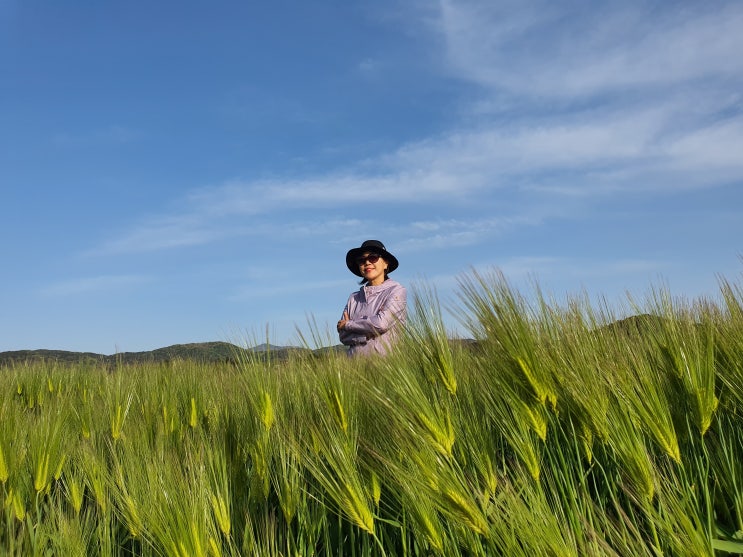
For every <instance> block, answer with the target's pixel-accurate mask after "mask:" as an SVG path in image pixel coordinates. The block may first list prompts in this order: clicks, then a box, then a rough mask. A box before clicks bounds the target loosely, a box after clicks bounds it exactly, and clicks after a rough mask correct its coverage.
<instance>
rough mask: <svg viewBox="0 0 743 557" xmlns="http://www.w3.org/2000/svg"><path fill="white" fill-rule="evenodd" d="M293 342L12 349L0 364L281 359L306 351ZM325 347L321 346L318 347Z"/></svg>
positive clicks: (3, 354)
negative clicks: (106, 350) (107, 351)
mask: <svg viewBox="0 0 743 557" xmlns="http://www.w3.org/2000/svg"><path fill="white" fill-rule="evenodd" d="M308 350H309V349H307V348H300V347H296V346H276V345H273V344H266V343H263V344H259V345H258V346H254V347H252V348H243V347H240V346H236V345H234V344H231V343H229V342H196V343H191V344H174V345H172V346H167V347H164V348H158V349H156V350H149V351H146V352H119V353H118V354H111V355H104V354H96V353H93V352H69V351H66V350H12V351H7V352H0V366H6V365H10V364H13V363H21V362H31V361H56V362H60V363H86V362H87V363H91V364H106V365H114V364H136V363H145V362H168V361H172V360H193V361H198V362H237V361H239V360H240V359H242V358H245V357H256V356H258V357H259V358H266V357H268V356H269V355H270V357H272V358H277V359H283V358H286V357H287V356H288V355H289V354H290V353H292V352H302V351H308ZM321 350H325V349H321Z"/></svg>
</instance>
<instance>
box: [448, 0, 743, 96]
mask: <svg viewBox="0 0 743 557" xmlns="http://www.w3.org/2000/svg"><path fill="white" fill-rule="evenodd" d="M440 8H441V9H440V17H439V19H438V31H439V32H440V33H441V35H442V37H443V39H444V41H443V42H444V48H445V56H446V60H447V61H448V64H449V69H450V71H452V72H453V73H454V74H455V75H458V76H460V77H462V78H464V79H468V80H471V81H473V82H476V83H478V84H481V85H484V86H486V87H488V88H491V89H493V90H504V89H505V90H507V91H508V92H510V93H512V94H526V95H533V96H540V97H547V98H549V97H574V96H576V95H577V96H591V95H596V94H600V93H607V92H611V91H622V90H627V89H634V88H638V87H640V88H648V87H650V88H653V87H658V86H670V85H676V84H679V83H683V82H687V81H692V80H699V79H710V78H727V77H733V78H735V79H739V78H740V74H741V71H743V58H741V57H740V56H739V53H740V52H741V51H742V50H743V35H741V33H740V29H741V28H743V7H741V5H740V3H735V2H722V3H716V4H715V7H714V9H712V7H711V6H710V5H707V4H704V5H701V4H695V3H687V4H676V5H675V6H673V7H671V6H668V7H667V8H666V9H663V10H659V9H658V7H657V6H655V7H654V6H653V5H652V4H640V3H633V2H623V3H618V4H614V5H608V4H607V3H591V4H587V3H579V4H576V5H575V6H570V5H569V4H566V3H554V2H536V3H529V4H526V5H524V3H521V2H518V3H515V2H482V1H457V2H455V1H452V0H441V2H440Z"/></svg>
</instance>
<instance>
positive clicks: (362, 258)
mask: <svg viewBox="0 0 743 557" xmlns="http://www.w3.org/2000/svg"><path fill="white" fill-rule="evenodd" d="M380 257H381V256H380V255H379V254H378V253H370V254H369V255H361V256H359V257H357V258H356V259H355V261H356V265H359V266H361V265H363V264H364V263H366V262H367V261H368V262H369V263H371V264H372V265H374V264H375V263H376V262H377V261H379V258H380Z"/></svg>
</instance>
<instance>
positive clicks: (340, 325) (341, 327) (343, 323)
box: [336, 311, 348, 333]
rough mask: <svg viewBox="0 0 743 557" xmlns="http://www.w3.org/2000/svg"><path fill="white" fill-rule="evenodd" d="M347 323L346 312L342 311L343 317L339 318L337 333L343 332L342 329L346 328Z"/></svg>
mask: <svg viewBox="0 0 743 557" xmlns="http://www.w3.org/2000/svg"><path fill="white" fill-rule="evenodd" d="M347 321H348V312H347V311H344V312H343V317H342V318H341V320H340V321H338V325H337V327H336V328H337V329H338V332H339V333H340V332H341V331H342V330H343V327H345V326H346V322H347Z"/></svg>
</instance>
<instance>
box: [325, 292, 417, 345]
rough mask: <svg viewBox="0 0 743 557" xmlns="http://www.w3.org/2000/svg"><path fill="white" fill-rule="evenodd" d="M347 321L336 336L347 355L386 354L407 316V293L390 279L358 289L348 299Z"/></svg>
mask: <svg viewBox="0 0 743 557" xmlns="http://www.w3.org/2000/svg"><path fill="white" fill-rule="evenodd" d="M343 311H344V312H348V321H347V322H346V325H345V326H344V327H343V329H342V330H341V331H340V332H339V333H338V336H339V337H340V340H341V342H342V343H343V344H345V345H347V346H349V347H350V348H349V350H348V354H349V355H351V356H355V355H360V354H386V353H387V351H388V350H389V347H390V346H391V345H392V343H394V341H395V339H396V338H397V336H398V334H399V332H400V328H401V327H402V326H403V325H404V324H405V317H406V315H407V291H406V290H405V287H404V286H403V285H402V284H400V283H399V282H396V281H394V280H392V279H387V280H386V281H384V282H383V283H382V284H380V285H379V286H362V287H361V288H360V289H359V291H358V292H354V293H353V294H351V296H349V298H348V302H347V303H346V307H345V308H343Z"/></svg>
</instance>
